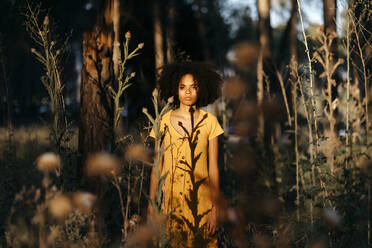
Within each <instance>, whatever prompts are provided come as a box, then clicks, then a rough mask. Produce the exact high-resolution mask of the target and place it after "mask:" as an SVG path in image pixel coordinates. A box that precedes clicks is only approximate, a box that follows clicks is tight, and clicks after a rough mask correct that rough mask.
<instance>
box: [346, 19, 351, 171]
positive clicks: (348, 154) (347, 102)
mask: <svg viewBox="0 0 372 248" xmlns="http://www.w3.org/2000/svg"><path fill="white" fill-rule="evenodd" d="M346 80H347V85H346V151H347V156H348V157H350V156H351V154H350V153H351V149H350V147H349V136H350V123H349V122H350V15H349V14H348V15H347V27H346ZM346 167H347V168H348V167H349V160H346Z"/></svg>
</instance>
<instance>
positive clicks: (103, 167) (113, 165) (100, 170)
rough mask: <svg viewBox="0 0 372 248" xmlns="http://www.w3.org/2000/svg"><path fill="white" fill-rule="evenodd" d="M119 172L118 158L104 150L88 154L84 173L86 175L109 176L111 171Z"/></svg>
mask: <svg viewBox="0 0 372 248" xmlns="http://www.w3.org/2000/svg"><path fill="white" fill-rule="evenodd" d="M119 172H120V163H119V161H118V159H117V158H116V157H115V156H113V155H111V154H109V153H106V152H100V153H96V154H93V155H90V156H89V157H88V158H87V161H86V164H85V173H86V175H87V176H89V177H90V176H98V175H105V176H111V175H112V173H115V174H118V173H119Z"/></svg>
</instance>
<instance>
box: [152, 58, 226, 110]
mask: <svg viewBox="0 0 372 248" xmlns="http://www.w3.org/2000/svg"><path fill="white" fill-rule="evenodd" d="M186 74H191V75H193V77H194V79H195V81H196V83H197V84H198V87H199V92H198V100H197V102H196V106H197V107H204V106H207V105H208V104H210V103H213V102H214V101H215V100H216V99H217V98H218V97H219V96H220V95H221V84H222V78H221V77H220V75H219V74H218V73H217V71H216V69H215V67H213V66H212V65H211V64H208V63H204V62H176V63H173V64H168V65H165V66H163V67H162V68H161V73H160V76H159V79H158V83H159V88H160V89H159V90H160V98H161V99H163V100H165V101H167V100H168V98H169V97H171V96H174V102H173V103H174V105H175V106H178V105H179V104H180V101H179V99H178V84H179V82H180V80H181V78H182V77H183V76H184V75H186Z"/></svg>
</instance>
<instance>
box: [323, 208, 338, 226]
mask: <svg viewBox="0 0 372 248" xmlns="http://www.w3.org/2000/svg"><path fill="white" fill-rule="evenodd" d="M322 217H323V221H324V222H325V224H326V225H327V226H328V227H330V228H335V227H337V226H338V225H339V224H340V222H341V216H340V215H339V214H338V213H337V212H336V210H334V209H331V208H325V209H323V213H322Z"/></svg>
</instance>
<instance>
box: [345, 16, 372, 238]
mask: <svg viewBox="0 0 372 248" xmlns="http://www.w3.org/2000/svg"><path fill="white" fill-rule="evenodd" d="M349 15H351V12H350V11H349ZM351 19H352V24H353V30H354V33H355V37H356V43H357V47H358V51H359V56H360V61H361V62H362V67H363V79H364V94H365V97H364V104H365V122H366V123H365V130H366V146H367V149H368V145H369V137H368V135H369V112H368V104H369V85H368V76H367V71H366V65H365V58H364V54H363V49H362V47H361V44H360V40H359V35H358V29H357V26H356V23H355V20H354V19H353V18H351ZM359 25H360V24H359ZM370 205H371V182H370V180H368V208H367V209H368V224H367V229H368V232H367V233H368V245H369V244H370V242H371V216H370V212H371V211H370Z"/></svg>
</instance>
